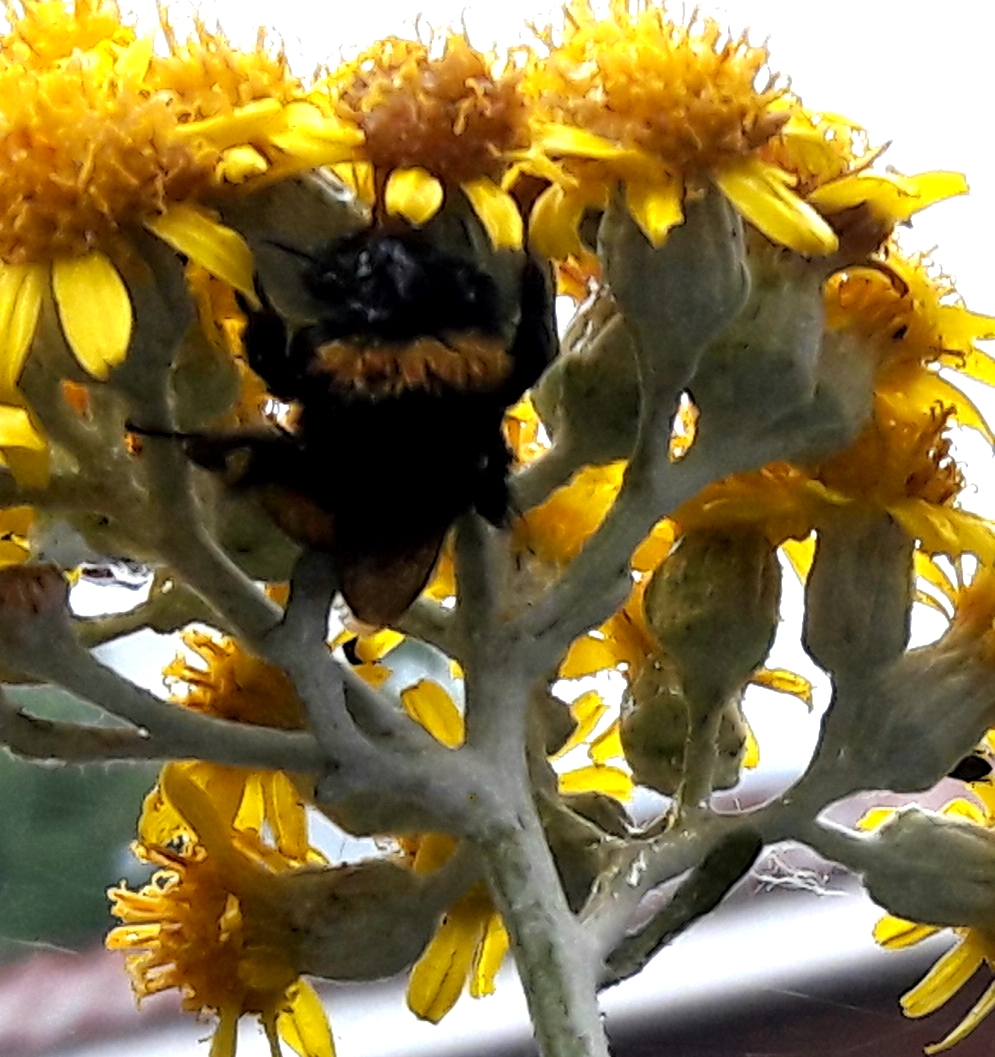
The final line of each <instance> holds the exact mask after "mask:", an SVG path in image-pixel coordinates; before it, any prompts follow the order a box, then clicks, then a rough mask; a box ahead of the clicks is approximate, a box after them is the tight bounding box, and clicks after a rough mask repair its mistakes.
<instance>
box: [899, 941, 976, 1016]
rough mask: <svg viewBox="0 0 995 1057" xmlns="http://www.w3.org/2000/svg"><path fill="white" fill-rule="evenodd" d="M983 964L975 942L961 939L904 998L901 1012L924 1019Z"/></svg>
mask: <svg viewBox="0 0 995 1057" xmlns="http://www.w3.org/2000/svg"><path fill="white" fill-rule="evenodd" d="M983 961H984V958H983V957H982V955H981V953H980V951H979V950H978V948H977V946H976V945H975V944H974V943H972V942H971V941H970V940H969V939H967V940H961V941H960V943H958V944H957V946H955V947H953V948H951V949H950V950H949V951H947V952H946V954H944V955H943V956H942V957H941V958H940V960H939V961H938V962H937V963H936V965H934V966H933V968H932V969H930V970H929V972H928V973H927V974H926V975H925V976H924V977H923V978H922V979H921V980H920V981H919V983H917V984H916V986H915V987H913V988H912V990H911V991H907V992H906V993H905V994H904V995H902V998H901V1002H902V1011H903V1012H904V1013H905V1015H906V1016H907V1017H925V1016H927V1015H928V1014H930V1013H932V1012H934V1011H935V1010H937V1009H939V1008H940V1006H942V1005H943V1004H944V1003H945V1002H947V1001H949V1000H950V999H951V998H953V996H954V995H955V994H956V993H957V992H958V991H959V990H960V989H961V988H962V987H963V986H964V984H966V983H967V981H968V980H970V979H971V977H972V976H974V974H975V973H976V972H977V970H978V968H979V967H980V966H981V964H982V962H983Z"/></svg>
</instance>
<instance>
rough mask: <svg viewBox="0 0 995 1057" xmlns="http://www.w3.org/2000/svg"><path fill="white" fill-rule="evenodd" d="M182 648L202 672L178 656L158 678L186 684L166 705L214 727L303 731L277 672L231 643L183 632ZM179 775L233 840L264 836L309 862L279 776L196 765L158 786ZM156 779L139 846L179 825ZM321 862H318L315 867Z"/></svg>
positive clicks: (302, 816)
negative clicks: (217, 722)
mask: <svg viewBox="0 0 995 1057" xmlns="http://www.w3.org/2000/svg"><path fill="white" fill-rule="evenodd" d="M182 637H183V641H184V643H185V644H186V646H187V647H188V648H189V649H191V650H193V651H194V653H196V654H197V655H198V657H199V658H200V659H201V660H202V661H204V663H205V665H206V667H203V668H201V667H195V666H194V665H191V664H190V663H189V662H188V661H187V660H186V659H185V658H184V657H183V656H182V655H178V656H177V657H176V659H175V660H173V661H172V662H171V663H170V664H169V665H167V666H166V668H165V669H164V671H163V677H164V679H165V680H166V682H167V683H169V684H172V685H174V686H175V685H176V684H185V686H186V693H185V694H184V695H182V696H181V695H178V694H176V693H175V690H174V694H173V700H174V701H176V702H177V703H178V704H180V705H183V706H184V707H186V708H192V709H194V710H196V711H198V712H204V713H207V714H208V715H212V716H218V717H219V718H221V719H229V720H235V721H238V722H242V723H254V724H257V725H259V726H268V727H277V728H279V729H281V730H302V729H303V728H304V726H305V724H306V715H305V712H304V706H303V705H302V704H301V701H300V699H299V698H298V696H297V694H296V692H295V691H294V688H293V686H292V685H291V683H290V680H289V679H288V678H287V676H286V675H285V674H284V673H283V672H282V671H281V670H280V669H279V668H274V667H273V666H272V665H269V664H266V663H265V662H263V661H261V660H259V659H258V658H257V657H254V656H252V654H250V653H247V652H246V651H245V650H243V649H242V647H241V646H239V644H238V643H237V642H236V641H235V640H234V639H231V638H227V637H220V638H219V637H217V636H215V635H211V634H208V633H207V632H203V631H197V630H193V629H191V630H188V631H185V632H183V636H182ZM173 773H182V775H183V776H184V778H185V779H186V780H187V781H192V782H194V783H196V784H197V786H198V788H201V789H204V790H205V791H206V792H207V793H208V795H209V796H210V797H211V800H212V802H213V803H214V805H215V807H216V810H217V811H218V812H219V814H220V815H221V817H222V818H223V819H224V820H225V821H226V822H227V823H229V824H230V825H231V826H232V827H233V828H234V829H235V830H236V831H237V832H239V833H250V834H253V833H254V834H257V835H258V834H260V833H262V832H263V829H264V826H265V827H268V828H269V831H270V832H271V833H272V835H273V840H274V843H275V844H276V847H277V849H278V850H279V851H280V852H281V854H283V855H285V856H287V857H288V858H290V859H294V860H299V861H301V862H305V861H313V860H312V857H313V855H314V854H315V853H314V852H313V849H310V848H309V846H308V841H307V814H306V809H305V805H304V796H303V794H302V792H301V789H300V788H298V786H299V785H303V784H304V780H303V779H302V780H299V781H297V782H295V781H294V780H293V778H291V777H290V776H288V775H286V774H284V773H283V772H282V771H252V770H248V769H246V768H242V767H226V766H223V765H221V764H214V763H207V762H203V761H187V762H183V763H171V764H167V765H166V767H165V768H164V770H163V778H165V777H166V776H167V775H169V774H173ZM162 788H163V779H160V783H159V785H158V786H157V787H156V788H155V789H153V790H152V792H151V793H149V795H148V797H147V798H146V803H145V809H144V811H143V813H142V821H141V824H140V827H139V835H140V837H141V839H142V840H143V841H144V842H146V843H151V844H156V843H161V844H165V843H168V840H169V834H170V833H172V832H174V831H175V830H176V828H177V827H178V826H179V825H180V820H179V819H178V817H177V815H176V813H175V812H174V811H172V810H171V809H170V805H169V801H168V798H166V797H165V796H163V793H162ZM319 861H322V860H319Z"/></svg>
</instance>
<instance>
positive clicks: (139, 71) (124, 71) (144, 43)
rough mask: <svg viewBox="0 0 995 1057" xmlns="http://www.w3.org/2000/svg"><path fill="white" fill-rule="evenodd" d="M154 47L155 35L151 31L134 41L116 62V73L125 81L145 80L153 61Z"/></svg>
mask: <svg viewBox="0 0 995 1057" xmlns="http://www.w3.org/2000/svg"><path fill="white" fill-rule="evenodd" d="M154 47H155V36H154V35H153V34H151V33H150V34H149V35H148V36H146V37H139V38H138V39H137V40H135V41H132V43H131V44H129V45H128V47H127V48H125V50H124V51H123V52H121V54H120V56H119V57H118V59H117V61H116V62H115V63H114V73H115V74H116V75H117V77H118V78H119V79H120V80H123V81H141V80H143V79H144V77H145V74H146V72H147V71H148V68H149V63H150V62H151V61H152V51H153V49H154Z"/></svg>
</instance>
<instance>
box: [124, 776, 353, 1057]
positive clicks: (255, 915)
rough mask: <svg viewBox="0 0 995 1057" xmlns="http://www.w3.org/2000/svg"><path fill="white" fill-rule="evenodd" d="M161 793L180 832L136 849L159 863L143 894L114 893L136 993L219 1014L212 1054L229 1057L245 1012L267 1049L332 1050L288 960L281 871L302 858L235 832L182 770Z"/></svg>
mask: <svg viewBox="0 0 995 1057" xmlns="http://www.w3.org/2000/svg"><path fill="white" fill-rule="evenodd" d="M163 796H164V797H165V798H166V799H167V801H168V802H169V804H170V806H171V808H172V810H173V811H174V812H175V813H176V814H177V817H178V818H179V819H181V820H182V836H181V835H179V834H176V835H174V836H173V838H172V839H171V840H170V842H169V843H168V844H152V843H143V844H140V845H138V846H136V851H137V853H138V854H139V857H140V858H142V859H143V860H144V861H146V862H149V863H151V864H153V865H155V866H157V867H159V871H158V872H157V873H156V874H155V876H154V877H153V878H152V880H151V882H150V883H149V884H147V885H146V886H145V887H143V888H142V889H140V890H139V891H132V890H130V889H128V888H127V887H125V886H124V885H121V886H119V887H117V888H113V889H111V891H110V897H111V900H112V913H113V914H114V915H115V916H116V917H117V918H118V919H119V920H120V921H121V922H122V924H121V925H120V926H119V927H117V928H115V929H113V930H112V931H111V932H110V933H109V935H108V937H107V946H108V947H109V948H110V949H112V950H124V951H128V952H129V954H128V958H127V961H126V965H127V968H128V971H129V973H130V974H131V978H132V985H133V987H134V989H135V993H136V995H137V996H138V998H139V1000H140V999H142V998H144V997H145V996H146V995H150V994H155V993H157V992H159V991H165V990H168V989H170V988H173V987H175V988H178V989H179V990H180V992H181V995H182V1004H183V1008H184V1009H186V1010H189V1011H192V1012H195V1013H199V1014H202V1013H205V1012H210V1013H212V1014H214V1015H215V1016H217V1017H218V1027H217V1029H216V1031H215V1034H214V1038H213V1040H212V1043H211V1057H233V1055H234V1053H235V1047H236V1039H237V1024H238V1019H239V1017H241V1016H242V1015H243V1014H245V1013H254V1014H256V1015H257V1016H258V1017H259V1018H260V1020H261V1022H262V1025H263V1028H264V1030H265V1032H266V1036H267V1039H268V1041H269V1045H270V1052H271V1054H272V1055H273V1057H280V1043H279V1039H280V1038H281V1037H282V1038H283V1039H284V1040H285V1041H286V1042H288V1043H289V1044H290V1045H291V1046H292V1047H293V1048H294V1049H295V1050H296V1051H297V1052H298V1053H299V1054H301V1055H302V1057H333V1054H334V1047H333V1044H332V1037H331V1033H330V1031H329V1028H328V1022H327V1020H326V1018H325V1014H324V1010H323V1009H322V1006H321V1003H320V1001H319V999H318V997H317V996H316V995H315V993H314V991H313V990H312V989H311V987H310V986H309V985H308V984H307V983H305V982H304V981H303V980H302V979H300V976H299V973H298V970H297V969H296V967H295V930H294V928H293V926H292V924H291V922H290V920H289V917H288V914H287V907H288V905H289V902H288V901H291V900H292V899H293V895H294V893H293V892H292V890H291V889H290V888H289V887H288V886H287V884H286V879H287V878H288V877H292V876H293V873H294V870H295V868H296V867H297V866H298V865H299V864H298V863H296V862H294V861H292V860H287V859H286V858H284V857H283V856H282V855H280V853H279V852H277V851H275V850H274V849H272V848H270V847H268V846H267V845H264V844H263V843H262V842H261V841H260V840H258V839H257V838H253V837H251V836H248V835H246V834H242V833H235V832H233V831H232V830H231V828H230V826H228V825H227V824H226V821H225V820H224V819H222V818H221V817H220V816H219V815H218V814H217V813H216V811H215V809H214V807H213V805H212V802H211V800H210V799H209V798H208V796H207V795H205V793H204V792H203V791H202V790H201V789H200V787H199V786H198V785H196V784H195V783H194V782H192V781H190V779H189V778H187V777H186V776H185V775H184V774H183V773H182V772H180V771H173V772H171V773H169V774H168V775H164V783H163Z"/></svg>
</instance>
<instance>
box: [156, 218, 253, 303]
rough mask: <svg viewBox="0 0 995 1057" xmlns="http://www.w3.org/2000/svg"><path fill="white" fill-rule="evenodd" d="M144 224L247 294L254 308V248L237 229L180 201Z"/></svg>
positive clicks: (175, 247)
mask: <svg viewBox="0 0 995 1057" xmlns="http://www.w3.org/2000/svg"><path fill="white" fill-rule="evenodd" d="M145 226H146V227H147V228H148V229H149V231H151V232H152V233H153V234H154V235H158V236H159V238H161V239H162V241H163V242H165V243H166V244H167V245H168V246H172V247H173V249H174V250H176V251H177V253H182V254H183V255H184V256H185V257H188V258H189V259H190V260H192V261H193V262H194V263H195V264H199V265H200V266H201V267H202V268H204V269H206V270H207V271H209V272H210V273H211V275H213V276H215V277H216V278H218V279H222V280H224V282H226V283H228V285H229V286H233V287H234V288H235V289H236V290H238V292H239V293H240V294H244V295H245V297H246V299H247V300H248V301H249V303H250V304H251V305H252V307H253V308H258V307H259V299H258V298H257V297H256V290H255V285H254V283H253V273H254V271H255V268H254V265H253V263H252V251H251V250H250V249H249V245H248V243H247V242H246V241H245V239H243V238H242V236H241V235H239V233H238V232H237V231H233V230H232V229H231V228H229V227H226V226H225V225H224V224H220V223H218V221H217V220H214V219H213V218H212V217H210V216H208V215H207V213H205V212H204V211H203V210H201V209H198V208H197V207H196V206H191V205H186V204H184V203H179V204H178V205H174V206H170V208H169V209H168V210H167V211H166V212H165V213H163V214H162V216H160V217H156V218H155V219H153V220H147V221H146V222H145Z"/></svg>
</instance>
